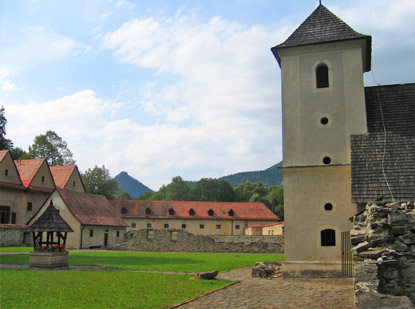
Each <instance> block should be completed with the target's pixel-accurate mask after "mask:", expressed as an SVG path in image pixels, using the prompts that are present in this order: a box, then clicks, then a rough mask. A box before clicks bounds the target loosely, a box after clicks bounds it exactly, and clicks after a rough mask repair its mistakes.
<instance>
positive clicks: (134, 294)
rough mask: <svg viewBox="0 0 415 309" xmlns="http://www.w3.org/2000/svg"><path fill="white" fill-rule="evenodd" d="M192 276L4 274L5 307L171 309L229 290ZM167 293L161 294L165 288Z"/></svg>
mask: <svg viewBox="0 0 415 309" xmlns="http://www.w3.org/2000/svg"><path fill="white" fill-rule="evenodd" d="M189 277H190V275H169V274H154V273H152V274H148V273H132V272H112V271H58V272H53V271H52V272H51V271H43V270H14V269H2V270H0V278H1V287H2V288H1V292H0V293H1V306H2V308H56V307H64V308H121V307H122V308H125V307H134V308H168V307H171V306H172V305H174V304H177V303H180V302H182V301H184V300H187V299H189V298H193V297H196V296H197V295H200V294H205V293H207V292H208V291H211V290H215V289H217V288H220V287H223V286H226V285H227V284H229V283H230V282H229V281H221V280H189ZM161 287H162V288H163V291H164V293H160V288H161Z"/></svg>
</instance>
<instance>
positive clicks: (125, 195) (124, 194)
mask: <svg viewBox="0 0 415 309" xmlns="http://www.w3.org/2000/svg"><path fill="white" fill-rule="evenodd" d="M115 199H116V200H127V201H131V200H133V197H132V196H131V194H130V193H128V192H125V191H122V192H121V193H118V195H117V196H116V197H115Z"/></svg>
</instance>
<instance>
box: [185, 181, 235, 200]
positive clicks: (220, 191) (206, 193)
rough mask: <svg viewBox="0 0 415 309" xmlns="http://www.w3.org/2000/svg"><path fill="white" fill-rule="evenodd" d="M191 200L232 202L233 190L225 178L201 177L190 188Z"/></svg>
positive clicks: (233, 197) (233, 198)
mask: <svg viewBox="0 0 415 309" xmlns="http://www.w3.org/2000/svg"><path fill="white" fill-rule="evenodd" d="M190 194H191V199H192V200H193V201H205V202H234V201H235V191H234V190H233V188H232V187H231V185H230V184H229V183H228V182H227V181H225V180H217V179H212V178H202V179H200V180H199V181H198V183H197V184H195V185H194V186H193V187H192V188H191V193H190Z"/></svg>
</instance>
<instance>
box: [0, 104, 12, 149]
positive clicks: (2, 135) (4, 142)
mask: <svg viewBox="0 0 415 309" xmlns="http://www.w3.org/2000/svg"><path fill="white" fill-rule="evenodd" d="M4 113H5V111H4V106H2V107H1V108H0V150H8V149H12V148H13V142H12V141H11V140H10V139H7V138H6V123H7V119H6V116H5V115H4Z"/></svg>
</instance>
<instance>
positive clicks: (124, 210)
mask: <svg viewBox="0 0 415 309" xmlns="http://www.w3.org/2000/svg"><path fill="white" fill-rule="evenodd" d="M127 212H128V211H127V208H125V207H123V208H121V213H122V214H123V215H125V214H127Z"/></svg>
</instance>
